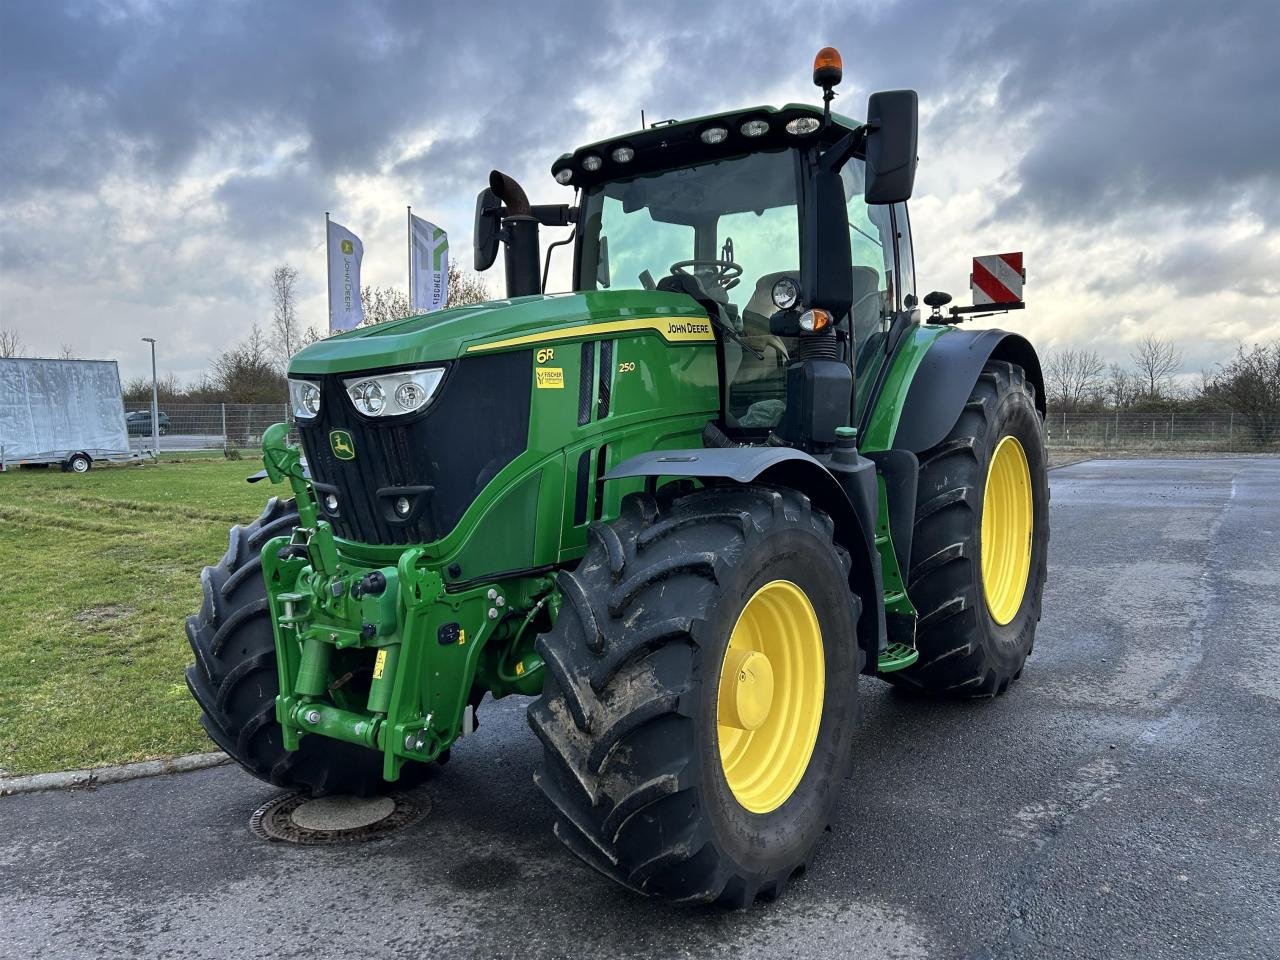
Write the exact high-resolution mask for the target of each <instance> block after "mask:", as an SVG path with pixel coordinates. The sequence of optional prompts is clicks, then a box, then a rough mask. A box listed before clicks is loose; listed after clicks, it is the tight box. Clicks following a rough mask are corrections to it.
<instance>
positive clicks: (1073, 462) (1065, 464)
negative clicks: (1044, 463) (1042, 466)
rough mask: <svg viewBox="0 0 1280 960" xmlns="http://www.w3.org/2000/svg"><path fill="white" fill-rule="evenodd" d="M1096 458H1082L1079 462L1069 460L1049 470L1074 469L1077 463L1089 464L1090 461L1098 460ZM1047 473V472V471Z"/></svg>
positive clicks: (1056, 464)
mask: <svg viewBox="0 0 1280 960" xmlns="http://www.w3.org/2000/svg"><path fill="white" fill-rule="evenodd" d="M1096 459H1097V458H1096V457H1081V458H1080V459H1079V460H1068V461H1067V462H1066V463H1055V464H1054V465H1053V466H1052V467H1049V468H1048V469H1049V470H1061V469H1062V468H1063V467H1074V466H1075V465H1076V464H1077V463H1088V462H1089V461H1090V460H1096ZM1046 472H1047V471H1046Z"/></svg>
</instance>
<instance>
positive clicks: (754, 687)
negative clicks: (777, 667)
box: [718, 647, 773, 730]
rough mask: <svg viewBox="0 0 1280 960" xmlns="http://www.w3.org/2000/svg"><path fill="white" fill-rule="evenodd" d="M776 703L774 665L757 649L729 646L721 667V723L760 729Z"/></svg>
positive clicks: (744, 728) (747, 728) (740, 727)
mask: <svg viewBox="0 0 1280 960" xmlns="http://www.w3.org/2000/svg"><path fill="white" fill-rule="evenodd" d="M772 706H773V665H772V664H771V663H770V662H769V658H768V657H766V656H765V655H764V654H763V653H761V652H760V651H758V650H741V649H736V648H733V647H730V648H729V649H728V650H726V651H725V654H724V667H723V668H722V670H721V671H720V699H719V703H718V707H719V711H720V713H719V717H720V723H722V724H724V725H725V726H728V727H735V728H737V729H738V730H759V729H760V727H761V726H763V725H764V722H765V720H766V719H767V718H768V716H769V708H770V707H772Z"/></svg>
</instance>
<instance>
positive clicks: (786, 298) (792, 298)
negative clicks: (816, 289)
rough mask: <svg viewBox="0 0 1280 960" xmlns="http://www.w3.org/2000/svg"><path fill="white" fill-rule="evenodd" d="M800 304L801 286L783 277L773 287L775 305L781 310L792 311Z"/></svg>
mask: <svg viewBox="0 0 1280 960" xmlns="http://www.w3.org/2000/svg"><path fill="white" fill-rule="evenodd" d="M799 302H800V284H798V283H796V282H795V281H794V280H792V279H791V278H790V277H783V278H782V279H781V280H779V281H778V282H777V283H775V284H774V285H773V305H774V306H775V307H777V308H778V309H779V310H790V309H791V308H792V307H794V306H795V305H796V304H797V303H799Z"/></svg>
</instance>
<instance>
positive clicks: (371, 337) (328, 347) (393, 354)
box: [289, 290, 706, 375]
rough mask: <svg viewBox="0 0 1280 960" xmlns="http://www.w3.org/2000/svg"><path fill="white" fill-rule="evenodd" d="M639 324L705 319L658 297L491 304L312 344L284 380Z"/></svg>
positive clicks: (670, 296)
mask: <svg viewBox="0 0 1280 960" xmlns="http://www.w3.org/2000/svg"><path fill="white" fill-rule="evenodd" d="M643 317H689V318H701V319H703V320H705V319H706V313H705V312H703V310H702V309H701V308H700V307H699V306H698V305H697V304H696V303H695V302H694V301H693V300H692V299H690V298H689V297H687V296H685V295H684V294H679V293H667V292H665V291H660V290H601V291H593V292H590V293H554V294H547V295H540V296H532V297H518V298H516V299H514V300H491V301H489V302H487V303H481V304H476V305H474V306H468V307H455V308H453V309H452V310H441V311H439V312H436V313H430V314H424V315H422V316H417V317H406V318H405V319H403V320H395V321H392V322H390V323H382V324H377V325H376V326H369V327H359V328H358V329H355V330H349V331H347V332H346V333H341V334H338V335H337V336H335V337H330V338H328V339H327V340H321V341H320V342H319V343H313V344H312V345H311V346H309V347H307V348H305V349H304V350H302V351H301V352H300V353H298V354H297V355H296V356H295V357H294V358H293V360H292V361H290V363H289V373H290V374H304V375H305V374H311V375H323V374H330V373H354V372H363V371H366V370H378V369H382V368H384V367H402V366H406V365H410V364H417V363H433V362H438V361H441V360H454V359H456V358H458V357H460V356H462V355H463V354H464V353H466V352H467V348H468V347H473V346H476V345H479V344H483V343H487V342H491V341H505V340H513V339H518V338H522V337H529V336H533V335H538V334H544V333H545V334H547V335H548V336H549V337H554V334H555V331H556V330H557V329H560V328H565V327H574V326H578V325H581V324H583V323H600V322H607V321H610V320H629V319H635V318H643Z"/></svg>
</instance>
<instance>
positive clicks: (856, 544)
mask: <svg viewBox="0 0 1280 960" xmlns="http://www.w3.org/2000/svg"><path fill="white" fill-rule="evenodd" d="M624 477H646V478H650V479H651V480H652V481H653V482H655V483H656V481H657V479H658V478H659V477H694V478H697V479H701V480H729V481H732V482H734V483H761V484H765V485H767V486H782V487H789V488H791V489H792V490H797V491H799V492H800V493H803V494H804V495H805V496H807V497H808V498H809V500H810V501H811V502H812V503H813V505H814V506H815V507H816V508H817V509H819V510H822V511H823V512H825V513H826V514H827V515H828V516H830V517H831V519H832V521H833V522H834V523H835V541H836V542H837V543H838V544H840V545H841V546H842V547H844V548H845V549H846V550H848V551H849V555H850V557H851V558H852V561H853V562H852V566H851V567H850V570H849V586H850V588H851V589H852V590H853V592H854V593H855V594H857V596H858V598H859V599H860V600H861V601H862V615H861V616H860V617H859V619H858V644H859V646H861V647H862V648H863V650H865V651H866V652H867V663H868V664H875V663H876V658H877V655H878V651H879V650H880V649H881V648H882V646H883V642H884V637H885V618H884V604H883V603H882V596H883V589H882V587H881V574H880V562H879V559H880V558H879V555H878V554H877V553H876V548H875V539H874V533H875V517H874V516H868V517H864V516H862V515H861V513H860V511H859V509H858V508H857V507H855V506H854V503H853V501H852V500H850V498H849V495H848V494H847V493H845V490H844V487H842V486H841V485H840V481H839V480H837V479H836V478H835V477H834V476H832V475H831V472H830V471H829V470H827V468H826V467H825V466H823V465H822V463H820V462H819V461H818V460H816V459H814V458H813V457H811V456H809V454H807V453H803V452H801V451H799V450H794V449H792V448H790V447H726V448H723V449H721V448H707V449H696V450H655V451H652V452H650V453H643V454H640V455H639V456H636V457H632V458H631V459H629V460H625V461H623V462H622V463H620V464H618V465H617V466H616V467H614V468H613V469H612V470H610V471H609V472H608V473H607V474H605V477H604V479H605V480H618V479H622V478H624ZM873 509H874V508H873ZM863 512H865V508H864V510H863Z"/></svg>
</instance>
